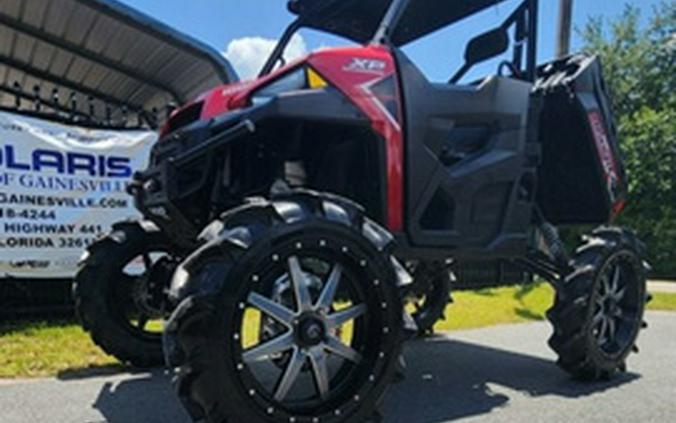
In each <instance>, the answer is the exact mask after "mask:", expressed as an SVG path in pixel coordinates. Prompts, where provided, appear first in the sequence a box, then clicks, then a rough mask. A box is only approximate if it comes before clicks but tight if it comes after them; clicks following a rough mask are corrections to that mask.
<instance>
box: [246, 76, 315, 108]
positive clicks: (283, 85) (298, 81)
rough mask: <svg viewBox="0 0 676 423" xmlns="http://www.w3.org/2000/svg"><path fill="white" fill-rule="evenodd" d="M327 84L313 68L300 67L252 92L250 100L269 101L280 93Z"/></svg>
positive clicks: (313, 88) (255, 103)
mask: <svg viewBox="0 0 676 423" xmlns="http://www.w3.org/2000/svg"><path fill="white" fill-rule="evenodd" d="M326 86H328V83H327V82H326V80H324V78H322V77H321V75H319V74H318V73H317V72H316V71H315V70H313V69H312V68H309V67H301V68H299V69H296V70H293V71H291V72H288V73H286V74H285V75H284V76H282V77H281V78H279V79H277V80H275V81H273V82H272V83H270V84H269V85H266V86H265V87H263V88H261V89H259V90H258V91H256V92H254V93H253V95H252V96H251V102H252V103H253V104H254V105H257V104H260V103H264V102H267V101H270V99H272V98H274V97H277V96H278V95H280V94H284V93H288V92H292V91H300V90H315V89H321V88H324V87H326Z"/></svg>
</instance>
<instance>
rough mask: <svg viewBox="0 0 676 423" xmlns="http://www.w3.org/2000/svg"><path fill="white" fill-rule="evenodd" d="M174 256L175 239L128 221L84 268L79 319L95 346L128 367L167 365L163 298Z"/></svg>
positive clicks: (90, 254)
mask: <svg viewBox="0 0 676 423" xmlns="http://www.w3.org/2000/svg"><path fill="white" fill-rule="evenodd" d="M171 253H172V246H171V244H170V242H169V240H168V239H167V237H166V236H165V235H164V234H163V233H162V232H161V231H160V230H159V229H157V228H156V227H154V225H151V224H146V223H141V222H124V223H118V224H115V225H114V226H113V231H112V232H111V233H110V234H109V235H108V236H106V237H104V238H102V239H100V240H99V241H97V242H96V243H94V244H93V245H91V246H90V247H89V248H88V250H87V256H86V258H85V260H84V261H83V263H81V265H80V270H79V271H78V273H77V275H76V277H75V283H74V285H73V298H74V302H75V311H76V315H77V316H78V318H79V320H80V323H81V324H82V327H83V328H84V329H85V330H86V331H88V332H89V333H90V335H91V338H92V340H93V341H94V343H95V344H96V345H98V346H99V347H100V348H101V349H103V350H104V351H105V352H106V353H107V354H110V355H112V356H114V357H115V358H117V359H118V360H120V361H121V362H122V363H127V364H131V365H132V366H134V367H140V368H148V367H154V366H159V365H162V364H163V361H164V356H163V352H162V334H161V331H162V326H161V323H160V322H159V321H160V320H162V319H163V318H164V315H163V314H164V313H163V311H162V310H160V309H161V308H162V305H161V302H162V298H158V297H161V296H163V291H164V290H165V289H166V288H167V287H168V284H169V281H170V279H171V274H172V273H173V270H174V269H175V267H176V264H175V262H174V263H173V264H172V262H171V261H170V260H169V259H167V257H169V256H170V254H171ZM160 256H161V258H160V259H159V260H161V263H159V264H158V263H157V262H158V257H160ZM151 290H152V293H153V294H154V295H153V296H152V297H150V295H151V292H150V291H151ZM153 302H154V306H153Z"/></svg>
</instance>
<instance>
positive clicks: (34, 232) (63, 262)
mask: <svg viewBox="0 0 676 423" xmlns="http://www.w3.org/2000/svg"><path fill="white" fill-rule="evenodd" d="M155 140H156V135H155V134H154V133H152V132H149V131H106V130H89V129H84V128H77V127H72V126H67V125H62V124H57V123H52V122H47V121H43V120H39V119H35V118H31V117H26V116H21V115H17V114H12V113H4V112H0V278H3V277H7V276H11V277H27V278H70V277H72V276H74V274H75V272H76V270H77V269H76V268H77V262H78V259H79V257H80V256H81V255H82V253H83V251H84V249H85V248H86V247H87V246H88V245H90V244H91V243H93V242H94V241H95V240H96V239H97V238H98V237H99V236H101V234H103V233H105V232H107V231H108V230H109V229H110V225H111V224H112V223H114V222H116V221H120V220H125V219H130V218H136V217H138V213H137V212H136V211H135V210H134V208H133V204H132V201H131V198H130V197H129V196H128V195H127V193H126V186H127V183H128V182H129V178H130V177H131V175H132V173H133V172H134V170H137V169H142V168H144V167H145V166H146V160H147V157H148V154H149V150H150V147H151V146H152V144H153V143H154V141H155Z"/></svg>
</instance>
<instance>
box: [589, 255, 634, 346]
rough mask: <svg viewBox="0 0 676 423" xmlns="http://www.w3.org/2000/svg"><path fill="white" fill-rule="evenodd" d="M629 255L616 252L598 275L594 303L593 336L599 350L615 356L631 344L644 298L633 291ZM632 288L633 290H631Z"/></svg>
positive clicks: (632, 269)
mask: <svg viewBox="0 0 676 423" xmlns="http://www.w3.org/2000/svg"><path fill="white" fill-rule="evenodd" d="M631 259H632V255H631V254H630V253H627V252H619V253H617V254H616V255H615V256H614V257H612V258H611V259H609V260H608V261H607V262H606V264H605V266H603V268H602V269H601V270H600V272H599V276H598V278H599V281H598V282H597V285H596V293H595V300H594V315H593V318H592V334H593V336H594V338H595V339H596V342H597V345H598V347H599V348H600V349H601V350H602V351H603V352H604V353H606V354H614V353H616V352H618V351H621V350H623V349H625V348H626V347H627V343H628V342H633V338H632V334H633V333H634V332H635V329H636V325H637V324H638V323H637V320H638V319H637V315H638V312H639V309H640V308H641V307H640V306H641V305H642V303H643V301H644V298H642V296H641V295H640V292H638V290H637V289H635V287H636V284H635V283H634V281H635V280H636V277H637V275H636V274H635V269H634V266H633V265H632V262H631ZM632 288H634V289H632Z"/></svg>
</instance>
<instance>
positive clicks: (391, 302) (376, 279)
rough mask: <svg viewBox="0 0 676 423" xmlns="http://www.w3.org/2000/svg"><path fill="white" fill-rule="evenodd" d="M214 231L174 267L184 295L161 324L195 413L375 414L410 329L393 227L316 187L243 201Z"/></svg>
mask: <svg viewBox="0 0 676 423" xmlns="http://www.w3.org/2000/svg"><path fill="white" fill-rule="evenodd" d="M214 226H215V227H216V228H217V230H212V229H213V227H214ZM212 229H210V230H208V231H207V232H211V233H212V237H213V238H212V240H211V241H209V242H208V243H207V244H206V245H205V246H203V247H202V248H200V249H199V250H198V251H197V252H196V253H195V254H193V255H192V256H191V257H189V258H188V259H187V260H186V261H185V262H184V263H183V264H182V265H181V268H180V269H179V271H178V272H177V274H181V273H182V272H185V273H184V274H185V275H187V283H186V284H180V283H179V285H183V286H182V287H179V288H178V291H179V292H182V297H184V298H185V299H183V301H182V302H181V304H180V305H179V307H178V309H177V310H176V311H175V312H174V314H173V316H172V318H171V320H170V322H169V324H168V329H167V331H166V332H165V340H166V343H165V348H166V349H167V356H168V359H169V361H170V364H172V365H173V366H180V370H179V374H178V377H177V390H178V394H179V396H180V397H181V399H182V401H183V403H184V404H185V406H186V408H187V410H188V411H189V412H190V414H191V415H192V417H193V418H194V419H195V420H199V419H204V420H206V421H207V422H211V423H226V422H228V423H235V422H275V423H276V422H279V423H282V422H283V423H287V422H290V421H291V422H299V423H300V422H313V421H321V422H346V421H355V422H366V421H369V420H370V419H371V418H372V417H373V416H374V413H375V412H376V408H377V405H378V403H379V402H380V400H381V398H382V397H383V395H384V392H385V390H386V388H387V387H388V385H389V384H390V382H391V381H392V379H393V377H394V376H395V373H396V370H397V364H398V360H399V356H400V349H401V340H402V332H403V330H402V328H403V323H402V316H403V308H402V305H401V300H400V298H399V295H398V289H397V288H396V282H395V278H396V276H395V273H394V270H393V267H392V264H391V261H390V260H391V259H392V258H391V255H390V253H389V252H388V251H389V248H390V243H391V237H390V236H389V234H387V233H386V232H385V231H384V230H383V229H382V228H380V227H379V226H377V225H376V224H375V223H373V222H371V221H369V220H368V219H366V218H364V217H363V215H362V212H361V210H360V209H359V208H357V207H356V206H354V205H353V204H351V203H349V202H347V201H344V200H342V199H339V198H337V197H330V196H325V195H318V194H313V193H293V194H287V195H285V196H283V197H276V198H275V199H273V200H272V201H259V202H257V203H254V204H250V205H247V206H244V207H243V208H240V209H238V210H235V211H233V212H230V213H228V214H227V215H226V216H225V217H224V218H223V219H222V221H221V222H220V223H215V224H213V225H212ZM175 282H176V281H175Z"/></svg>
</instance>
